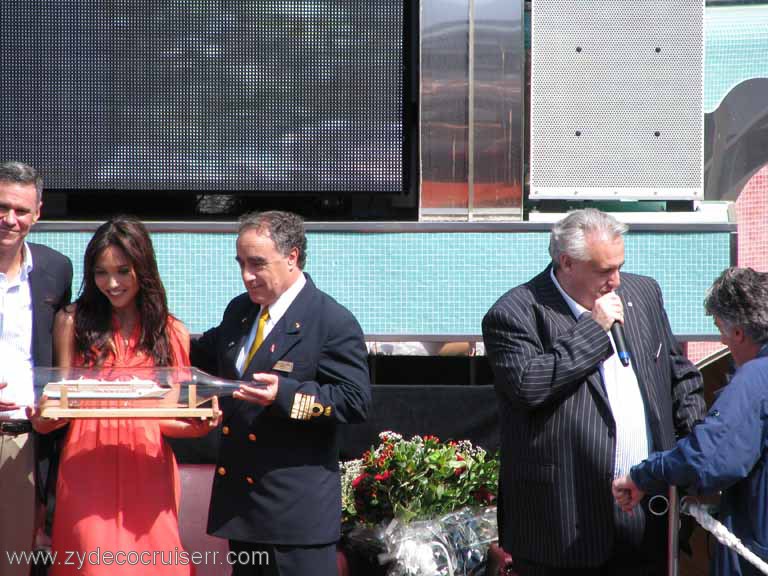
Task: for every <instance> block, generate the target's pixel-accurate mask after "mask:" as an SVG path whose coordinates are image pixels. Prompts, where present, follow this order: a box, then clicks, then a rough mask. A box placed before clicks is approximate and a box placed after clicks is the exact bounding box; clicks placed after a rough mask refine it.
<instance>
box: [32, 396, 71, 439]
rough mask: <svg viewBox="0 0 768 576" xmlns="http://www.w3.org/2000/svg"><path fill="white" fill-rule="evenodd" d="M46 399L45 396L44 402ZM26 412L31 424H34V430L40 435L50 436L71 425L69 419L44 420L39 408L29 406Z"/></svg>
mask: <svg viewBox="0 0 768 576" xmlns="http://www.w3.org/2000/svg"><path fill="white" fill-rule="evenodd" d="M45 399H46V398H45V396H43V398H42V400H45ZM26 412H27V418H28V419H29V423H30V424H32V428H34V429H35V432H37V433H38V434H50V433H51V432H53V431H54V430H58V429H59V428H64V426H66V425H67V424H69V419H68V418H43V417H42V416H41V415H40V407H39V406H34V407H33V406H27V408H26Z"/></svg>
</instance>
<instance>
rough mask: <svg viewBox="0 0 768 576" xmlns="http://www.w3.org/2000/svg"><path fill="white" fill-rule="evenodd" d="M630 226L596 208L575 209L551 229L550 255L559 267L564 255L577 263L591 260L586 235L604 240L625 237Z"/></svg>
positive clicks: (554, 264) (553, 263) (553, 262)
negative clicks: (594, 235) (561, 257)
mask: <svg viewBox="0 0 768 576" xmlns="http://www.w3.org/2000/svg"><path fill="white" fill-rule="evenodd" d="M627 230H628V226H627V225H626V224H624V223H622V222H619V221H618V220H616V218H614V217H613V216H611V215H610V214H606V213H605V212H601V211H600V210H596V209H595V208H584V209H583V210H574V211H573V212H571V213H570V214H568V216H566V217H565V218H563V219H562V220H560V221H558V222H556V223H555V225H554V226H552V233H551V234H550V236H549V255H550V256H551V257H552V265H553V266H554V267H555V268H557V266H558V263H559V261H560V256H561V255H563V254H565V255H567V256H570V257H571V258H573V259H575V260H582V261H586V260H589V259H590V254H589V250H588V248H587V236H589V235H591V234H598V235H599V236H600V237H601V238H605V239H614V238H616V237H619V236H622V235H623V234H624V233H625V232H626V231H627Z"/></svg>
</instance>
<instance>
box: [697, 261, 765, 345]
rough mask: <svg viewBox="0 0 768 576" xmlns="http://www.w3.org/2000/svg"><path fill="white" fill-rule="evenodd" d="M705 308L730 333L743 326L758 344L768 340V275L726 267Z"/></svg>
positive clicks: (715, 284)
mask: <svg viewBox="0 0 768 576" xmlns="http://www.w3.org/2000/svg"><path fill="white" fill-rule="evenodd" d="M704 308H705V309H706V311H707V314H709V315H710V316H715V317H716V318H719V319H720V322H721V323H722V324H723V325H724V327H725V328H726V330H729V331H730V330H731V329H733V328H734V327H735V326H740V327H741V328H742V329H743V330H744V332H745V333H746V335H747V336H749V337H750V338H751V339H752V340H753V341H754V342H756V343H758V344H762V343H764V342H766V341H768V274H766V273H764V272H756V271H754V270H752V268H736V267H733V268H726V269H725V270H724V271H723V273H722V274H720V276H718V278H717V280H715V282H714V283H713V284H712V286H711V287H710V289H709V290H708V291H707V296H706V298H705V299H704Z"/></svg>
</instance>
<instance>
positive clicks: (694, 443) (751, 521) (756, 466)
mask: <svg viewBox="0 0 768 576" xmlns="http://www.w3.org/2000/svg"><path fill="white" fill-rule="evenodd" d="M631 475H632V480H633V481H634V482H635V483H636V484H637V485H638V486H639V487H640V488H641V489H642V490H644V491H646V492H653V491H662V490H666V487H667V486H668V485H670V484H673V485H676V486H689V487H691V488H693V489H694V490H695V491H697V492H699V493H702V494H712V493H716V492H717V491H719V490H722V491H723V494H722V497H721V499H720V514H719V520H720V521H721V522H722V523H723V524H725V525H726V527H727V528H728V529H729V530H730V531H731V532H733V533H734V534H736V536H738V537H739V539H740V540H741V541H742V542H743V543H744V544H745V545H746V546H747V548H749V549H750V550H752V552H754V553H755V554H757V555H758V556H760V558H762V559H763V561H764V562H768V344H766V345H764V346H763V347H762V350H761V351H760V353H759V354H758V357H757V358H755V359H753V360H751V361H750V362H746V363H745V364H744V365H743V366H741V367H740V368H739V369H738V371H737V372H736V374H735V375H734V377H733V380H731V382H730V384H728V385H727V386H726V387H725V388H723V390H722V392H721V393H720V395H719V396H718V398H717V400H716V401H715V403H714V404H713V405H712V408H711V409H710V410H709V414H707V417H706V418H705V419H704V421H703V422H702V423H701V424H699V425H698V426H696V428H694V429H693V432H692V433H691V435H690V436H688V437H686V438H683V439H682V440H680V441H679V442H678V443H677V446H676V447H675V448H673V449H672V450H669V451H667V452H657V453H655V454H652V455H651V456H650V457H649V458H648V460H646V461H645V462H643V463H641V464H639V465H638V466H634V467H633V468H632V473H631ZM745 564H746V561H745ZM713 566H714V569H713V571H712V573H713V574H715V575H716V576H733V575H740V574H742V567H741V565H740V563H739V559H738V555H737V554H736V552H734V551H733V550H731V549H730V548H727V547H725V546H723V545H722V544H718V546H717V553H716V554H715V558H714V563H713ZM750 573H754V574H757V573H758V572H757V570H756V569H754V568H753V569H752V571H751V572H750Z"/></svg>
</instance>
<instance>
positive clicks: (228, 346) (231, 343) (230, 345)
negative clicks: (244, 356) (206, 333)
mask: <svg viewBox="0 0 768 576" xmlns="http://www.w3.org/2000/svg"><path fill="white" fill-rule="evenodd" d="M234 345H235V341H234V340H233V341H232V342H230V343H229V344H227V348H232V346H234Z"/></svg>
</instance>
